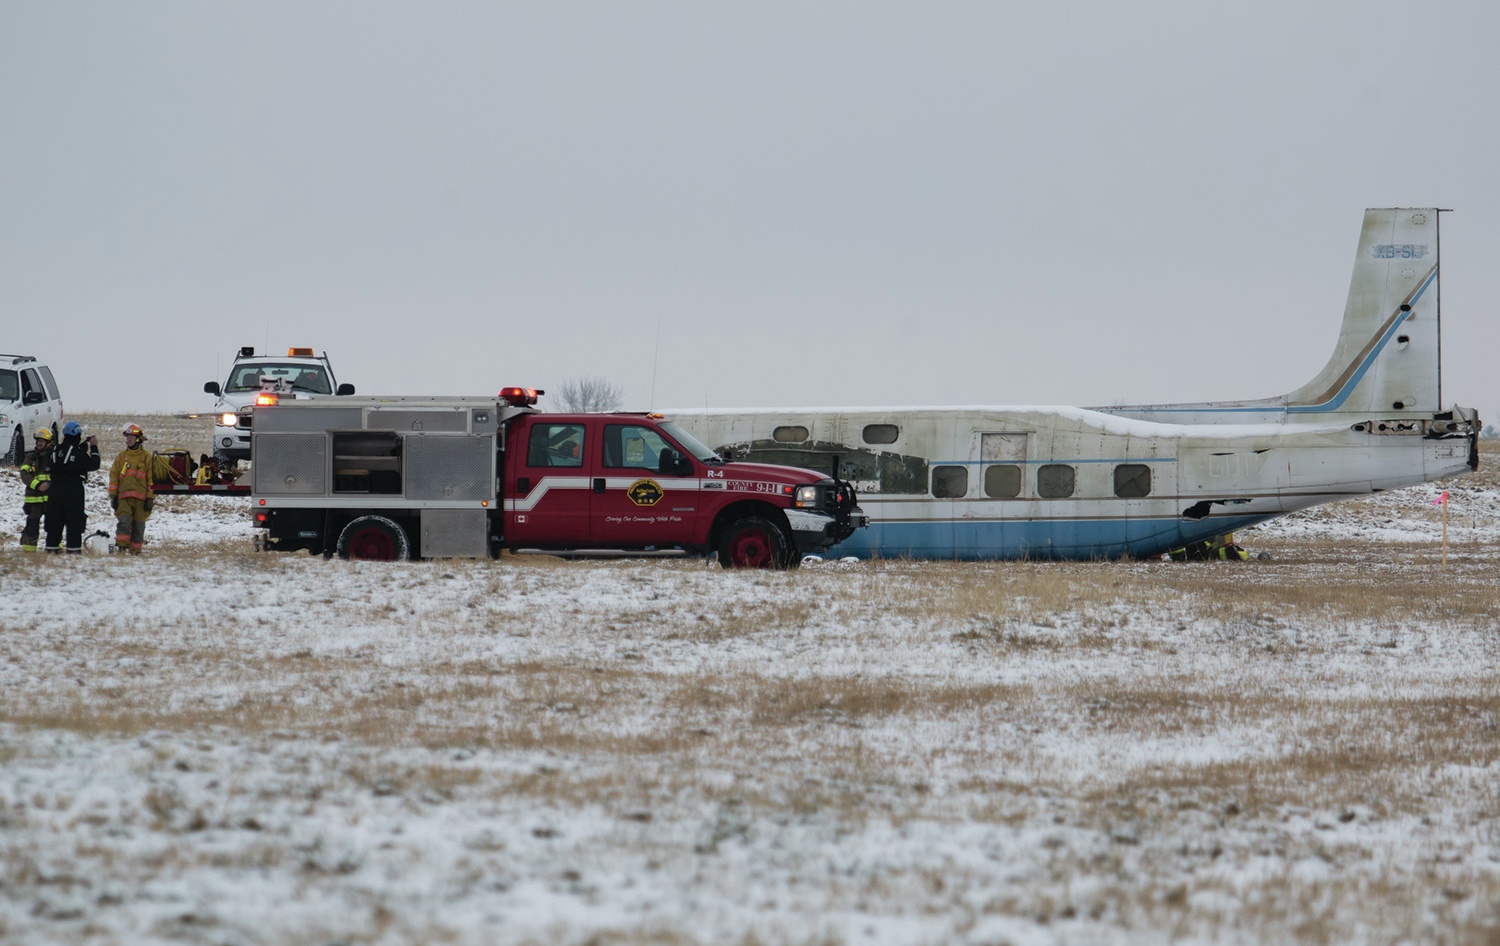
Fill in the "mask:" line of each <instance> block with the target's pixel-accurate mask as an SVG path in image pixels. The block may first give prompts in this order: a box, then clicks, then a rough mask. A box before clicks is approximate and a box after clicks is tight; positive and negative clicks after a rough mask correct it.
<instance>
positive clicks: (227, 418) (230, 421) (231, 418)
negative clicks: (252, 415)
mask: <svg viewBox="0 0 1500 946" xmlns="http://www.w3.org/2000/svg"><path fill="white" fill-rule="evenodd" d="M239 421H240V415H238V414H220V415H219V424H220V426H222V427H233V426H234V425H235V424H237V423H239Z"/></svg>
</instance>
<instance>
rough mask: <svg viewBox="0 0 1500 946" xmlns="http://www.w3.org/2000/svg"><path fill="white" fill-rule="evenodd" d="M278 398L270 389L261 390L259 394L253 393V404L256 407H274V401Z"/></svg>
mask: <svg viewBox="0 0 1500 946" xmlns="http://www.w3.org/2000/svg"><path fill="white" fill-rule="evenodd" d="M278 400H280V398H278V397H277V396H276V395H275V394H273V393H271V392H270V391H262V392H260V393H259V394H257V395H255V406H256V407H275V406H276V402H277V401H278Z"/></svg>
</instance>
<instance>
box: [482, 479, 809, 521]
mask: <svg viewBox="0 0 1500 946" xmlns="http://www.w3.org/2000/svg"><path fill="white" fill-rule="evenodd" d="M641 480H652V481H653V482H656V483H659V484H661V487H662V489H670V490H691V491H693V492H700V491H702V490H705V489H707V490H712V491H714V492H718V491H721V490H723V491H727V492H735V493H755V494H757V495H761V496H765V495H772V494H775V493H777V492H779V491H780V489H781V485H780V484H779V483H765V482H761V481H758V480H730V481H728V483H727V484H726V482H725V481H724V480H721V479H712V480H698V479H678V478H675V477H662V476H607V477H605V478H604V488H605V489H629V488H630V487H631V486H632V485H634V484H635V483H637V482H639V481H641ZM757 487H760V488H757ZM593 488H594V479H593V477H588V476H544V477H542V478H541V479H539V480H537V481H536V485H534V486H532V487H531V491H530V492H528V493H527V494H526V495H525V496H522V497H520V498H519V499H514V498H511V499H506V500H505V504H504V507H503V508H504V509H505V511H506V512H530V511H531V510H533V509H535V508H536V506H537V503H540V502H541V501H542V498H543V497H545V496H546V495H547V491H548V490H553V489H556V490H573V489H582V490H592V489H593Z"/></svg>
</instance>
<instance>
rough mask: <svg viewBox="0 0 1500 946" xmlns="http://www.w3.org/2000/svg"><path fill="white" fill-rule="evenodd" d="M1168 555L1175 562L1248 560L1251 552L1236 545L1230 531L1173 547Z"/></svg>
mask: <svg viewBox="0 0 1500 946" xmlns="http://www.w3.org/2000/svg"><path fill="white" fill-rule="evenodd" d="M1167 557H1168V558H1170V559H1171V560H1172V561H1174V562H1212V561H1220V562H1248V561H1249V560H1250V553H1249V552H1247V551H1245V550H1244V549H1243V548H1241V547H1240V546H1238V545H1236V544H1235V542H1234V534H1233V533H1230V534H1229V535H1221V536H1216V537H1214V538H1212V539H1204V540H1202V541H1200V542H1194V543H1192V544H1191V545H1187V546H1183V547H1182V548H1175V549H1172V550H1171V551H1169V552H1168V553H1167Z"/></svg>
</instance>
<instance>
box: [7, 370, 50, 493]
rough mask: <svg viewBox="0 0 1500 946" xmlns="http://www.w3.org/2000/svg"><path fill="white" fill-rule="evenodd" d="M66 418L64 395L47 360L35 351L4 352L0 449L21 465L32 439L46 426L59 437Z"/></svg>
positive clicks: (8, 458) (12, 461)
mask: <svg viewBox="0 0 1500 946" xmlns="http://www.w3.org/2000/svg"><path fill="white" fill-rule="evenodd" d="M62 422H63V403H62V398H61V397H60V396H58V393H57V382H56V381H54V380H53V378H52V372H51V371H50V370H49V369H48V368H47V366H46V365H45V364H43V363H42V362H40V361H38V360H37V359H36V357H35V356H33V355H0V450H3V451H5V453H4V458H5V459H6V460H8V461H9V462H11V463H14V464H16V465H17V466H19V465H20V463H21V460H22V458H23V457H25V456H26V451H28V450H30V449H31V440H30V439H29V438H30V437H31V436H32V435H33V434H35V433H36V432H37V431H38V430H41V429H42V428H43V427H50V428H52V436H53V437H54V438H56V437H57V431H58V428H60V427H61V426H62Z"/></svg>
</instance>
